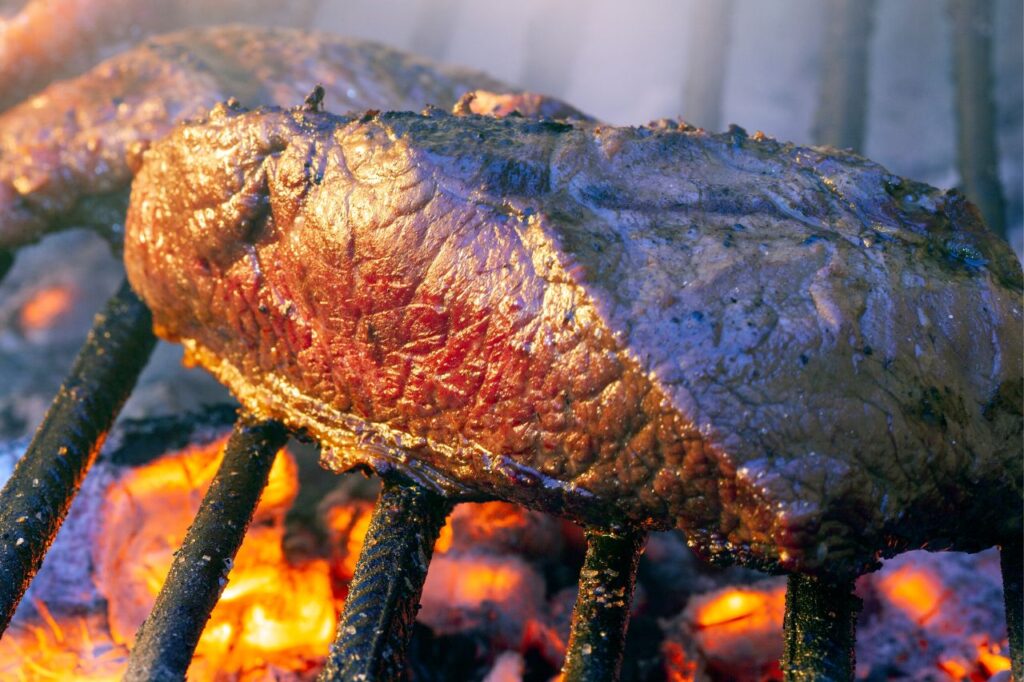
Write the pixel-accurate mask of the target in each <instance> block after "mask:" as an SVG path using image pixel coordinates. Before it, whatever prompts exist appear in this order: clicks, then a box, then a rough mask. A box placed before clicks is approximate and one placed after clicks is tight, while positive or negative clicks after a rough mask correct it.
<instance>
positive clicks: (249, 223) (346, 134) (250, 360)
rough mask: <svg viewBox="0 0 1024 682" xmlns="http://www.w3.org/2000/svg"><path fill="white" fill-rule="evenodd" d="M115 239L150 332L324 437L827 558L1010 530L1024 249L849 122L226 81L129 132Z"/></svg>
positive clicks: (1014, 528) (422, 469)
mask: <svg viewBox="0 0 1024 682" xmlns="http://www.w3.org/2000/svg"><path fill="white" fill-rule="evenodd" d="M240 170H241V172H240ZM196 178H203V179H204V182H203V183H201V185H197V184H196ZM738 216H740V217H738ZM125 260H126V264H127V268H128V273H129V277H130V280H131V282H132V284H133V286H134V287H135V288H136V289H137V290H138V291H139V292H140V295H141V296H142V297H143V298H144V299H145V300H146V302H147V303H148V304H149V305H150V307H151V308H152V310H153V313H154V319H155V320H156V325H157V329H158V330H159V332H160V333H161V334H162V335H163V336H164V337H165V338H168V339H172V340H176V341H180V342H182V343H183V344H184V345H185V346H186V348H187V351H188V353H189V355H190V357H191V358H192V360H193V361H195V362H197V363H199V364H201V365H203V366H205V367H207V368H208V369H209V370H211V371H212V372H213V373H214V374H215V375H216V376H217V377H218V378H219V379H220V380H221V381H222V382H223V383H225V384H226V385H228V386H229V387H230V389H231V390H232V391H233V392H234V393H235V395H236V396H237V397H238V398H239V399H240V400H241V401H242V402H243V403H244V404H245V405H246V406H247V407H248V408H249V409H251V410H252V411H254V412H255V413H256V414H258V415H260V416H263V417H267V418H274V419H280V420H282V421H284V422H285V423H287V424H288V425H289V426H291V427H293V428H296V429H303V430H305V431H306V432H307V433H309V434H310V435H311V436H313V437H314V438H316V439H317V440H319V441H321V442H323V443H326V444H327V445H330V446H335V447H334V448H333V450H325V454H324V456H323V461H324V463H325V464H326V465H327V466H329V467H331V468H333V469H335V470H338V471H343V470H348V469H350V468H353V467H357V466H362V467H369V468H371V469H374V470H377V471H379V472H385V473H386V472H392V471H396V470H397V471H400V472H402V473H404V474H406V475H408V476H411V477H413V478H416V479H417V480H424V481H429V482H430V483H431V484H432V485H434V486H436V487H437V489H440V490H451V491H453V492H462V491H465V490H467V489H468V490H469V491H471V492H475V493H476V494H481V495H485V496H493V495H497V496H500V497H501V498H503V499H506V500H508V501H512V502H516V503H519V504H523V505H525V506H527V507H529V508H532V509H539V510H545V511H553V512H556V513H558V514H561V515H565V516H568V517H571V518H574V519H576V520H579V521H581V522H584V523H587V524H595V525H605V524H608V523H613V522H624V523H628V524H637V525H641V526H644V527H649V528H662V529H663V528H667V527H672V526H678V527H680V528H682V529H683V530H684V531H685V532H686V533H687V536H688V539H689V540H690V541H691V542H692V544H693V546H694V548H695V549H697V550H698V551H699V552H701V553H702V554H704V555H705V556H708V557H712V558H721V559H723V560H729V559H738V560H740V561H743V562H746V563H748V564H751V565H760V566H764V567H770V568H773V569H784V570H789V571H796V572H804V573H806V574H810V575H812V576H817V577H816V578H815V579H819V578H820V579H822V580H825V579H828V580H832V579H838V578H842V579H843V580H852V577H853V576H854V575H856V574H858V573H860V572H862V571H864V570H866V569H868V568H871V567H873V566H875V565H876V564H877V560H878V557H879V555H888V554H895V553H898V552H900V551H903V550H906V549H910V548H913V547H919V546H921V545H922V544H924V543H927V542H931V541H938V540H940V539H941V540H942V543H943V544H942V546H943V547H953V548H961V549H970V550H977V549H982V548H985V547H989V546H992V545H993V544H997V543H999V542H1001V541H1003V540H1005V539H1007V538H1012V537H1017V536H1019V534H1020V532H1021V518H1022V513H1021V511H1022V510H1021V504H1022V496H1021V487H1020V486H1021V479H1022V476H1021V475H1020V474H1021V467H1022V462H1021V459H1020V456H1019V448H1018V445H1019V442H1020V438H1021V428H1022V420H1021V392H1020V386H1021V376H1022V362H1024V360H1022V358H1021V356H1020V354H1019V353H1018V352H1016V351H1017V349H1019V348H1020V346H1021V345H1022V342H1024V341H1022V336H1021V332H1022V324H1021V305H1020V298H1021V291H1022V276H1021V269H1020V265H1019V263H1018V262H1017V259H1016V258H1015V256H1014V255H1013V254H1012V252H1011V251H1010V250H1009V248H1008V247H1007V246H1006V244H1005V243H1003V242H1002V241H1000V240H999V239H998V238H996V237H994V236H993V235H991V234H990V233H988V232H987V231H986V230H985V228H984V226H983V225H981V224H980V222H979V220H978V217H977V214H976V212H975V211H974V209H973V208H972V207H971V206H970V205H969V204H967V203H966V202H965V201H964V200H963V199H962V197H960V196H959V195H957V194H956V193H943V192H940V191H939V190H936V189H933V188H930V187H927V186H925V185H920V184H916V183H913V182H911V181H908V180H903V179H900V178H897V177H895V176H893V175H891V174H889V173H887V172H886V171H885V170H884V169H882V168H881V167H879V166H877V165H875V164H873V163H871V162H869V161H867V160H865V159H863V158H861V157H859V156H855V155H852V154H849V153H845V152H838V151H834V150H824V149H808V148H801V147H796V146H793V145H785V144H781V143H778V142H776V141H774V140H770V139H767V138H764V137H763V136H753V137H748V136H746V135H745V134H744V133H743V132H742V131H741V130H739V129H734V130H732V131H730V132H729V133H727V134H724V135H713V134H710V133H707V132H706V131H701V130H693V129H690V128H688V127H685V126H672V125H668V124H659V125H656V126H653V127H643V128H611V127H607V126H599V125H594V124H589V123H585V122H571V123H569V122H555V121H543V120H540V121H538V120H536V119H528V118H518V117H509V118H505V119H500V120H499V119H494V118H491V117H481V116H450V115H447V114H444V113H442V112H439V111H429V112H427V113H425V114H424V115H416V114H412V113H384V114H377V113H375V112H368V113H367V114H365V115H361V116H353V117H336V116H332V115H330V114H325V113H321V112H316V111H311V110H309V109H308V108H300V109H296V110H291V111H281V110H273V109H271V110H262V111H256V112H250V111H246V110H244V109H242V108H240V107H236V106H227V105H222V106H218V107H217V108H216V109H215V110H214V111H213V112H212V114H211V115H210V117H209V118H208V119H206V120H204V121H201V122H196V123H192V124H187V125H181V126H179V127H178V128H177V129H176V130H175V132H174V133H173V134H172V135H171V136H170V137H169V138H167V139H165V140H164V141H162V142H160V143H158V144H156V145H154V146H153V147H152V148H151V149H150V150H149V151H148V152H146V154H145V155H144V158H143V161H142V167H141V173H140V174H139V175H138V177H137V178H136V181H135V183H134V185H133V188H132V201H131V206H130V209H129V213H128V221H127V239H126V250H125ZM965 358H970V362H965V361H964V359H965ZM332 453H333V454H332Z"/></svg>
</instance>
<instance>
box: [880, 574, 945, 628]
mask: <svg viewBox="0 0 1024 682" xmlns="http://www.w3.org/2000/svg"><path fill="white" fill-rule="evenodd" d="M877 584H878V585H879V587H881V589H882V590H883V591H884V592H885V594H886V596H887V597H888V598H889V601H890V602H892V603H893V604H894V605H895V606H897V607H899V608H900V609H902V610H903V611H904V612H906V614H907V615H908V616H910V617H911V618H913V619H914V620H915V621H916V622H917V623H919V624H921V625H923V624H925V623H926V622H927V621H928V620H929V619H930V618H932V617H933V616H934V615H935V614H936V612H937V611H938V608H939V604H940V603H941V602H942V601H943V600H944V599H945V596H946V595H945V594H944V592H945V590H944V589H943V586H942V583H941V581H940V580H939V579H938V578H937V577H936V576H935V575H933V574H932V573H931V572H930V571H929V570H927V569H924V568H918V567H915V566H913V565H910V564H908V565H905V566H902V567H900V568H899V570H896V571H893V572H891V573H888V574H886V575H884V576H882V577H880V578H879V580H878V581H877Z"/></svg>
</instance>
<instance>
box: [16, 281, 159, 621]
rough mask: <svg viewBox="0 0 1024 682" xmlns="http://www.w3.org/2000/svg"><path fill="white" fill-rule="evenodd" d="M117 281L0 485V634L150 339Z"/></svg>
mask: <svg viewBox="0 0 1024 682" xmlns="http://www.w3.org/2000/svg"><path fill="white" fill-rule="evenodd" d="M151 327H152V320H151V317H150V314H149V310H148V309H147V308H146V306H145V305H143V303H142V301H140V300H139V299H138V297H137V296H136V295H135V293H134V292H133V291H132V290H131V288H130V287H129V286H128V283H127V282H125V283H123V284H122V285H121V288H120V289H119V290H118V292H117V293H116V294H115V295H114V296H113V298H111V299H110V300H109V301H108V302H107V305H106V307H105V308H104V309H103V310H102V311H101V312H100V313H98V314H97V315H96V319H95V321H94V323H93V328H92V331H90V332H89V336H88V338H87V339H86V341H85V345H84V346H83V347H82V350H81V351H79V353H78V357H77V358H76V360H75V364H74V366H73V367H72V369H71V373H70V374H69V375H68V377H67V379H65V380H64V384H63V386H61V388H60V391H59V392H58V393H57V397H56V398H54V401H53V403H52V404H51V405H50V409H49V410H48V411H47V413H46V416H45V417H44V418H43V423H42V424H41V425H40V427H39V430H38V431H36V434H35V436H34V437H33V439H32V443H31V444H30V445H29V447H28V451H27V452H26V453H25V456H24V457H22V458H21V460H20V461H19V462H18V465H17V467H16V468H15V470H14V474H13V475H12V476H11V478H10V480H9V481H8V482H7V485H5V486H4V489H3V492H0V633H2V632H3V631H4V630H5V629H6V628H7V625H8V624H9V623H10V621H11V617H12V616H13V615H14V610H15V608H16V607H17V606H18V602H19V601H20V600H21V598H22V596H23V595H24V594H25V590H26V589H27V588H28V584H29V582H31V580H32V578H33V577H34V576H35V574H36V571H38V570H39V566H40V564H42V562H43V555H44V554H45V553H46V550H47V549H48V548H49V547H50V543H51V542H53V538H54V536H55V535H56V534H57V531H58V530H59V529H60V525H61V523H63V521H64V517H65V515H67V512H68V508H69V507H70V506H71V500H72V499H73V498H74V496H75V494H76V493H77V492H78V487H79V485H81V483H82V479H83V478H84V477H85V474H86V472H87V471H88V470H89V467H90V466H92V463H93V461H94V460H95V459H96V453H97V452H98V451H99V449H100V447H101V446H102V444H103V439H104V438H105V437H106V434H107V431H108V430H109V429H110V427H111V425H112V424H113V423H114V419H115V418H116V417H117V414H118V413H119V412H120V411H121V406H122V405H123V404H124V401H125V400H126V399H127V397H128V394H129V393H131V390H132V388H133V387H134V386H135V381H136V379H137V378H138V376H139V373H140V372H141V371H142V368H143V367H145V365H146V361H147V360H148V359H149V354H150V352H151V351H152V350H153V345H154V344H155V343H156V339H155V338H154V336H153V332H152V329H151Z"/></svg>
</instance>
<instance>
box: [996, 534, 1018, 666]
mask: <svg viewBox="0 0 1024 682" xmlns="http://www.w3.org/2000/svg"><path fill="white" fill-rule="evenodd" d="M1022 555H1024V546H1022V543H1021V541H1020V539H1019V538H1018V539H1017V540H1016V541H1013V542H1008V543H1006V544H1004V545H1003V546H1002V547H1001V548H1000V551H999V558H1000V563H1001V564H1002V567H1003V600H1004V601H1005V602H1006V630H1007V632H1008V633H1009V635H1010V661H1011V666H1012V672H1013V679H1015V680H1024V556H1022Z"/></svg>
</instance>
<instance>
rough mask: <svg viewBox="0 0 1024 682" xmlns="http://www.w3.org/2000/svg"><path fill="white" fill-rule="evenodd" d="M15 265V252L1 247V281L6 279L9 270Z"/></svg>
mask: <svg viewBox="0 0 1024 682" xmlns="http://www.w3.org/2000/svg"><path fill="white" fill-rule="evenodd" d="M12 265H14V252H13V251H6V250H4V249H0V282H2V281H4V277H6V276H7V272H8V271H9V270H10V269H11V266H12Z"/></svg>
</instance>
